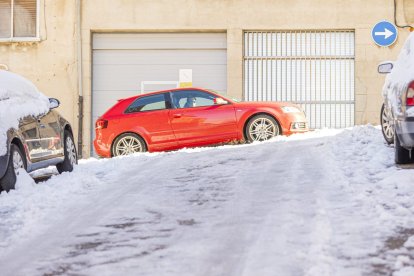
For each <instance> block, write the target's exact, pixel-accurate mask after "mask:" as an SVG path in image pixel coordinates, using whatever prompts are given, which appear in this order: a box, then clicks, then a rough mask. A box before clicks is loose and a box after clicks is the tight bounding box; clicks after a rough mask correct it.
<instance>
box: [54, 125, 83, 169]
mask: <svg viewBox="0 0 414 276" xmlns="http://www.w3.org/2000/svg"><path fill="white" fill-rule="evenodd" d="M64 137H65V139H64V145H63V148H64V151H65V159H64V160H63V162H62V163H59V164H57V165H56V168H57V170H58V172H59V173H63V172H71V171H73V167H74V166H75V165H76V164H78V154H77V152H76V147H75V143H74V142H73V135H72V133H71V132H70V131H68V130H65V133H64Z"/></svg>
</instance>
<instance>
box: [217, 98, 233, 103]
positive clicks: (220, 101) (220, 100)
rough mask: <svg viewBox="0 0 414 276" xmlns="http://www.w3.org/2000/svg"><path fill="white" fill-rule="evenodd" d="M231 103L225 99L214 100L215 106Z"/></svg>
mask: <svg viewBox="0 0 414 276" xmlns="http://www.w3.org/2000/svg"><path fill="white" fill-rule="evenodd" d="M228 103H229V102H228V101H226V100H225V99H223V98H214V104H228Z"/></svg>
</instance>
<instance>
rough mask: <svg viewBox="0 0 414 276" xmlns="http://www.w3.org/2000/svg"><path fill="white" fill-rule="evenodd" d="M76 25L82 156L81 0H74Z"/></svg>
mask: <svg viewBox="0 0 414 276" xmlns="http://www.w3.org/2000/svg"><path fill="white" fill-rule="evenodd" d="M76 12H77V14H76V26H77V42H78V43H77V64H78V91H79V95H78V155H79V158H82V151H83V143H82V140H83V83H82V79H83V73H82V27H81V20H82V17H81V16H82V0H76Z"/></svg>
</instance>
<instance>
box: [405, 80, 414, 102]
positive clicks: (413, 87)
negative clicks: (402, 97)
mask: <svg viewBox="0 0 414 276" xmlns="http://www.w3.org/2000/svg"><path fill="white" fill-rule="evenodd" d="M405 104H406V105H407V106H414V81H412V82H411V83H410V85H409V86H408V89H407V99H406V101H405Z"/></svg>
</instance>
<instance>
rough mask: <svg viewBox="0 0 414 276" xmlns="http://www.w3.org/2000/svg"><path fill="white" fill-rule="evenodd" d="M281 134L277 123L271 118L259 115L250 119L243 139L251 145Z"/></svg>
mask: <svg viewBox="0 0 414 276" xmlns="http://www.w3.org/2000/svg"><path fill="white" fill-rule="evenodd" d="M280 134H281V130H280V126H279V123H278V122H277V121H276V120H275V119H274V118H273V117H271V116H269V115H266V114H259V115H256V116H254V117H252V118H251V119H250V120H249V121H248V122H247V124H246V128H245V138H246V141H247V142H249V143H251V142H254V141H266V140H269V139H271V138H273V137H275V136H277V135H280Z"/></svg>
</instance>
